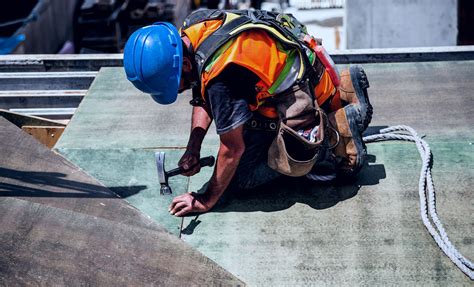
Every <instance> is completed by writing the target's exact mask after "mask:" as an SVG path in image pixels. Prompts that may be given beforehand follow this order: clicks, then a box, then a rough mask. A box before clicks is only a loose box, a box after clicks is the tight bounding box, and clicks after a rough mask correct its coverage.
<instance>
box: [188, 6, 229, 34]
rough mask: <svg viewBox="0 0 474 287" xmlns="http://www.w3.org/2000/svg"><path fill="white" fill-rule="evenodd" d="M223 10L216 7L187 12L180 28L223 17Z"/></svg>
mask: <svg viewBox="0 0 474 287" xmlns="http://www.w3.org/2000/svg"><path fill="white" fill-rule="evenodd" d="M224 16H225V12H224V11H223V10H216V9H202V10H197V11H194V12H192V13H191V14H189V16H188V17H186V19H184V23H183V27H182V29H183V30H184V29H187V28H189V27H191V26H192V25H195V24H198V23H201V22H204V21H207V20H215V19H221V18H224Z"/></svg>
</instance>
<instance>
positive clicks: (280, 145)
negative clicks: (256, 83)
mask: <svg viewBox="0 0 474 287" xmlns="http://www.w3.org/2000/svg"><path fill="white" fill-rule="evenodd" d="M274 100H275V101H276V107H277V111H278V113H279V115H280V123H279V127H278V133H277V136H276V138H275V139H274V141H273V143H272V144H271V145H270V148H269V150H268V166H269V167H270V168H272V169H274V170H276V171H278V172H279V173H282V174H285V175H288V176H294V177H298V176H303V175H305V174H307V173H308V172H310V171H311V168H312V167H313V165H314V164H315V163H316V162H317V161H318V159H319V157H320V156H321V155H323V154H324V153H323V152H321V151H324V150H325V148H326V146H327V136H326V133H327V117H326V114H325V113H324V111H323V110H321V109H319V108H315V107H314V100H313V97H312V95H311V92H310V91H309V87H308V84H307V83H306V84H305V85H304V86H299V87H297V88H295V89H293V90H292V91H291V93H290V94H284V95H279V96H278V97H276V98H274ZM316 126H317V133H316V139H315V141H314V142H312V141H309V140H307V139H306V138H305V137H303V136H301V135H300V134H298V132H297V130H298V129H307V128H313V127H316Z"/></svg>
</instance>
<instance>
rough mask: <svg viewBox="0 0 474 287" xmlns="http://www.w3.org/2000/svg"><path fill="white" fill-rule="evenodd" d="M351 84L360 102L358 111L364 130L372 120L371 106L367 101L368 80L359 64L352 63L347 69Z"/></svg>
mask: <svg viewBox="0 0 474 287" xmlns="http://www.w3.org/2000/svg"><path fill="white" fill-rule="evenodd" d="M349 71H350V75H351V81H352V85H353V86H354V90H355V92H356V95H357V98H358V100H359V102H360V113H361V117H362V126H363V129H362V130H361V132H363V131H365V129H367V127H368V126H369V124H370V122H371V121H372V113H373V108H372V105H371V104H370V101H369V95H368V93H367V89H368V88H369V87H370V84H369V80H368V79H367V75H366V74H365V71H364V69H363V68H362V67H361V66H360V65H353V66H351V67H350V69H349Z"/></svg>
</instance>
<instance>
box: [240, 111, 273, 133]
mask: <svg viewBox="0 0 474 287" xmlns="http://www.w3.org/2000/svg"><path fill="white" fill-rule="evenodd" d="M245 128H246V129H248V130H254V131H266V132H276V131H277V129H278V120H272V119H268V118H264V117H263V116H258V114H256V115H255V116H254V117H253V118H251V119H250V120H248V121H247V122H245Z"/></svg>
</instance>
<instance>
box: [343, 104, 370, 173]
mask: <svg viewBox="0 0 474 287" xmlns="http://www.w3.org/2000/svg"><path fill="white" fill-rule="evenodd" d="M344 110H345V112H346V118H347V121H348V123H349V128H350V130H351V134H352V140H353V141H354V144H355V146H356V149H357V163H356V165H355V167H354V169H353V170H352V171H350V172H347V173H346V174H345V175H349V176H354V175H356V174H357V173H358V172H359V171H360V169H361V168H362V167H363V166H364V163H365V159H366V157H367V149H366V147H365V144H364V142H363V140H362V130H361V126H362V125H363V123H362V119H361V116H360V113H359V111H358V110H357V108H356V107H355V105H348V106H345V107H344Z"/></svg>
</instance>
